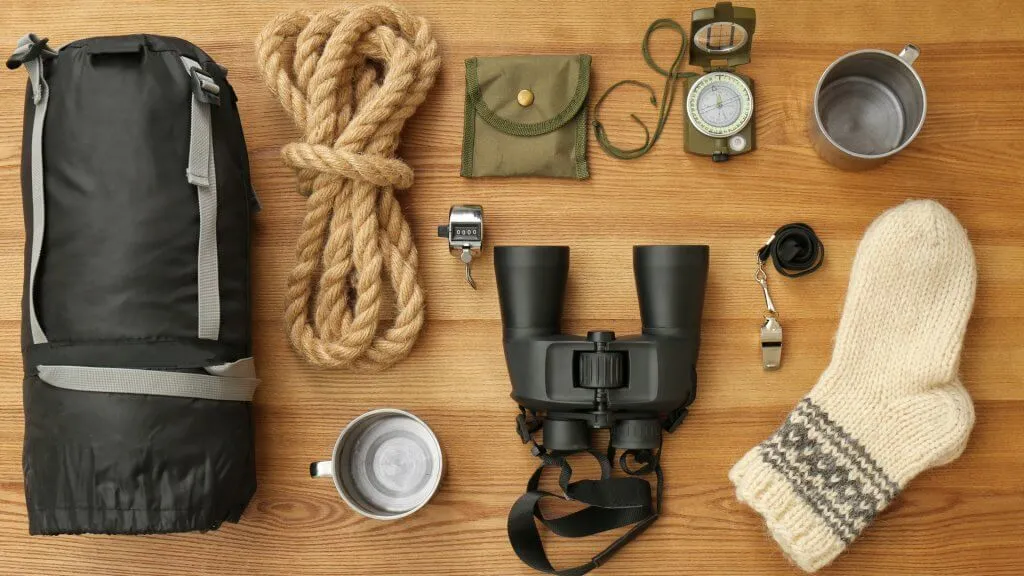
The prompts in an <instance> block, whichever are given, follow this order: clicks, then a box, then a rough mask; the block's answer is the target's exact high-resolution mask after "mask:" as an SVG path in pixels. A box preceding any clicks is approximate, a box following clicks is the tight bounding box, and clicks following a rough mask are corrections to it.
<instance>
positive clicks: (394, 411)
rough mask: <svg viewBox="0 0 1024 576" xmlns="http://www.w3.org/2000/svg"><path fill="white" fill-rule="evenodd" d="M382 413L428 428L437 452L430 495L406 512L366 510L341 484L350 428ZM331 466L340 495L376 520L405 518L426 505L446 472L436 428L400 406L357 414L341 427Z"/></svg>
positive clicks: (366, 515)
mask: <svg viewBox="0 0 1024 576" xmlns="http://www.w3.org/2000/svg"><path fill="white" fill-rule="evenodd" d="M381 414H390V415H393V416H402V417H405V418H410V419H412V420H414V421H416V422H418V423H419V424H421V425H422V426H423V427H424V428H426V430H427V432H429V433H430V440H431V447H432V448H434V450H435V452H436V453H437V464H435V465H434V470H435V471H436V472H437V474H435V475H434V480H433V482H432V483H431V486H430V495H429V496H427V497H426V498H424V499H423V501H422V502H420V503H418V504H416V505H415V506H413V507H412V508H410V509H408V510H406V511H405V512H401V513H398V514H392V515H387V516H385V515H383V514H376V513H373V512H371V511H369V510H365V509H363V507H361V506H358V505H356V504H355V503H354V502H352V500H350V499H349V497H348V496H347V495H346V494H345V489H344V488H343V487H342V485H341V473H340V470H339V469H338V456H339V455H340V454H341V447H342V442H343V441H344V440H345V436H346V435H347V434H348V433H349V431H350V430H352V428H353V426H355V425H356V424H358V423H359V422H361V421H363V420H366V419H367V418H371V417H374V416H379V415H381ZM331 468H332V470H331V472H332V474H331V480H333V481H334V488H335V489H336V490H337V491H338V495H339V496H341V499H342V500H343V501H344V502H345V504H348V507H349V508H351V509H352V510H354V511H356V512H358V513H359V514H361V515H363V516H365V517H367V518H372V519H374V520H398V519H401V518H405V517H406V516H410V515H412V514H414V513H415V512H417V511H419V509H420V508H423V507H424V506H426V505H427V503H428V502H430V501H431V500H432V499H433V498H434V495H435V494H437V490H438V488H439V487H440V485H441V476H442V475H443V474H444V452H443V451H442V450H441V443H440V441H438V439H437V434H436V433H435V432H434V429H433V428H431V427H430V426H429V425H428V424H427V423H426V422H424V421H423V419H422V418H420V417H419V416H417V415H415V414H413V413H412V412H409V411H407V410H402V409H400V408H376V409H373V410H370V411H369V412H363V413H362V414H360V415H359V416H356V417H355V418H353V419H352V420H350V421H349V423H348V424H346V425H345V427H344V428H342V429H341V433H340V434H338V439H337V440H336V441H335V442H334V449H333V450H332V451H331Z"/></svg>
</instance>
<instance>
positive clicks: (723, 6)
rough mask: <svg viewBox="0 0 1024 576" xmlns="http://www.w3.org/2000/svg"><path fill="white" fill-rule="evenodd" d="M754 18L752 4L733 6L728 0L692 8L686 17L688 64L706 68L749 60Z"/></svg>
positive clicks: (732, 64)
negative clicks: (689, 18)
mask: <svg viewBox="0 0 1024 576" xmlns="http://www.w3.org/2000/svg"><path fill="white" fill-rule="evenodd" d="M756 20H757V17H756V15H755V14H754V9H753V8H741V7H739V6H733V5H732V2H719V3H718V4H715V7H714V8H700V9H698V10H694V11H693V17H692V18H691V20H690V25H691V26H692V27H691V28H690V29H691V30H692V31H693V36H692V37H691V38H690V41H691V44H690V65H691V66H700V67H701V68H704V69H705V70H709V69H711V68H732V67H733V66H739V65H740V64H746V63H747V62H750V44H751V41H752V40H753V39H754V23H755V22H756Z"/></svg>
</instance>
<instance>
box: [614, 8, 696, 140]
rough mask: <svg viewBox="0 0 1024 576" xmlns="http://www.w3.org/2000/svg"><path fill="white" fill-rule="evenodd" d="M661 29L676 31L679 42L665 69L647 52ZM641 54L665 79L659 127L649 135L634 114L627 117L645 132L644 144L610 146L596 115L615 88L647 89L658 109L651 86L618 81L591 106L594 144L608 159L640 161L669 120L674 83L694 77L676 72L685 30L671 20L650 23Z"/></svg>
mask: <svg viewBox="0 0 1024 576" xmlns="http://www.w3.org/2000/svg"><path fill="white" fill-rule="evenodd" d="M663 29H669V30H674V31H676V32H678V33H679V39H680V43H679V52H678V53H677V54H676V58H675V60H674V61H673V62H672V66H671V67H670V68H669V69H668V70H665V69H664V68H662V67H661V66H659V65H658V63H657V62H655V61H654V58H653V57H652V56H651V51H650V41H651V36H652V35H653V34H654V33H655V32H656V31H658V30H663ZM641 51H642V52H643V55H644V60H645V61H646V62H647V65H648V66H650V68H651V69H652V70H654V71H655V72H657V73H658V74H661V75H662V76H664V77H665V88H664V90H663V91H662V95H661V108H660V109H659V110H658V125H657V127H655V129H654V133H653V134H652V133H651V131H650V130H649V129H648V128H647V125H646V124H644V123H643V121H642V120H640V118H639V117H638V116H637V115H636V114H630V115H629V117H630V118H632V119H633V121H634V122H636V123H637V124H639V125H640V127H641V128H643V129H644V143H643V145H641V146H639V147H637V148H628V149H622V148H619V147H618V146H616V145H614V144H612V143H611V141H610V140H608V133H607V132H606V131H605V129H604V126H603V125H602V124H601V121H600V120H598V119H597V115H598V112H599V110H600V109H601V104H603V103H604V101H605V99H606V98H608V96H609V95H610V94H611V93H612V92H613V91H615V89H616V88H618V87H619V86H622V85H625V84H629V85H632V86H638V87H640V88H643V89H644V90H646V91H647V92H648V93H649V94H650V95H651V105H652V106H657V105H658V98H657V95H656V94H655V92H654V88H651V85H650V84H647V83H644V82H640V81H638V80H620V81H618V82H616V83H615V84H612V85H611V86H610V87H609V88H608V89H607V90H605V92H604V94H602V95H601V98H600V99H598V101H597V104H595V105H594V135H595V136H596V137H597V143H598V144H600V145H601V148H602V149H603V150H604V151H605V153H607V154H608V155H609V156H612V157H613V158H618V159H620V160H632V159H633V158H639V157H640V156H643V155H644V154H646V153H647V152H648V151H650V149H651V148H653V147H654V144H655V143H656V142H657V141H658V138H660V137H661V132H662V130H664V129H665V123H666V122H667V121H668V115H669V113H670V112H671V110H672V103H673V101H674V100H675V97H676V85H677V83H676V80H678V79H680V78H687V77H691V76H696V74H694V73H693V72H680V71H679V69H680V68H681V67H682V65H683V56H684V55H685V54H686V30H684V29H683V27H682V26H680V25H679V23H678V22H676V21H675V20H672V19H671V18H660V19H658V20H655V21H654V22H652V23H651V25H650V26H648V27H647V33H646V34H644V41H643V45H642V48H641Z"/></svg>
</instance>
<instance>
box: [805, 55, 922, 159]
mask: <svg viewBox="0 0 1024 576" xmlns="http://www.w3.org/2000/svg"><path fill="white" fill-rule="evenodd" d="M920 54H921V51H920V50H919V49H918V48H917V46H914V45H913V44H907V45H906V47H904V48H903V50H902V51H900V53H899V54H898V55H897V54H892V53H891V52H886V51H884V50H857V51H855V52H850V53H849V54H846V55H844V56H842V57H840V58H839V59H838V60H836V61H835V62H833V63H832V64H831V65H830V66H829V67H828V68H826V69H825V73H824V74H822V75H821V79H820V80H818V86H817V88H815V90H814V105H813V108H812V111H811V116H810V126H809V132H810V136H811V143H812V144H813V146H814V149H815V150H816V151H817V152H818V154H819V155H820V156H821V157H822V158H824V159H825V160H827V161H828V162H830V163H832V164H834V165H835V166H838V167H839V168H842V169H844V170H866V169H868V168H874V167H876V166H878V165H880V164H882V163H884V162H885V161H886V160H888V159H889V158H890V157H891V156H893V155H895V154H896V153H898V152H899V151H900V150H903V149H904V148H906V147H907V145H908V144H910V143H911V142H912V141H913V140H914V137H915V136H917V133H918V132H920V131H921V126H923V125H924V118H925V112H926V110H927V108H928V99H927V98H926V96H925V90H924V83H923V82H921V77H920V76H918V74H917V71H915V70H914V67H913V64H914V60H917V57H918V56H919V55H920Z"/></svg>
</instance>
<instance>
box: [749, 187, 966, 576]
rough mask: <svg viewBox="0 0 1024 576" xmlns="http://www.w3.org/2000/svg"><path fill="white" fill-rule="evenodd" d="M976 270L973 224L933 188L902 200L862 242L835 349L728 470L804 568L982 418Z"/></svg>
mask: <svg viewBox="0 0 1024 576" xmlns="http://www.w3.org/2000/svg"><path fill="white" fill-rule="evenodd" d="M976 283H977V272H976V270H975V264H974V254H973V252H972V250H971V244H970V241H969V240H968V239H967V233H966V232H965V231H964V229H963V227H962V226H961V225H960V223H959V222H958V221H957V219H956V217H955V216H953V214H952V213H950V212H949V211H948V210H946V209H945V208H944V207H942V205H940V204H939V203H937V202H934V201H930V200H917V201H909V202H906V203H904V204H902V205H900V206H897V207H895V208H892V209H889V210H887V211H886V212H884V213H883V214H882V215H881V216H879V217H878V218H877V219H876V220H875V221H874V222H873V223H872V224H871V226H870V227H869V228H868V230H867V232H866V233H865V234H864V238H863V239H862V240H861V243H860V246H859V247H858V248H857V255H856V257H855V258H854V262H853V271H852V272H851V274H850V287H849V289H848V291H847V294H846V304H845V306H844V308H843V317H842V319H841V320H840V322H839V329H838V331H837V332H836V338H835V346H834V349H833V352H832V361H831V362H830V363H829V365H828V368H826V369H825V372H824V373H822V375H821V377H820V378H819V380H818V383H817V385H815V386H814V388H813V389H812V390H811V392H810V394H808V395H807V396H806V397H804V398H803V400H801V401H800V403H799V404H797V407H796V409H795V410H793V412H791V413H790V415H789V417H788V418H787V419H786V421H785V422H784V423H783V424H782V426H781V427H780V428H779V429H778V430H777V431H776V432H775V433H774V434H773V435H772V436H771V437H770V438H768V439H767V440H765V441H764V442H762V443H761V444H759V445H758V446H756V447H754V448H753V449H752V450H750V452H748V453H747V454H746V455H745V456H744V457H743V458H742V459H741V460H740V461H739V462H737V463H736V465H735V466H734V467H733V469H732V471H731V472H730V473H729V478H730V479H731V480H732V482H733V484H735V485H736V495H737V497H738V498H739V500H740V501H741V502H745V503H746V504H748V505H750V506H751V507H752V508H754V510H756V511H757V512H758V513H759V514H761V516H763V517H764V520H765V523H766V524H767V527H768V530H769V532H771V535H772V536H773V537H774V538H775V540H776V541H778V543H779V545H780V546H781V547H782V550H783V551H784V552H785V553H786V555H787V556H788V557H789V558H790V559H791V560H792V561H793V562H794V563H796V564H797V565H798V566H800V568H802V569H804V570H805V571H807V572H814V571H815V570H818V569H819V568H821V567H823V566H825V565H827V564H828V563H829V562H831V561H832V560H833V559H834V558H835V557H836V556H838V555H839V553H840V552H842V551H843V550H844V549H845V548H846V546H847V545H849V544H850V543H851V542H852V541H853V540H854V538H856V537H857V535H858V534H860V533H861V531H862V530H863V529H864V528H865V527H866V526H867V525H868V524H870V523H871V521H872V520H873V519H874V518H875V515H876V514H878V513H879V512H881V511H882V509H884V508H885V507H886V506H887V505H888V504H889V502H891V501H892V499H893V498H895V497H896V495H897V494H898V493H899V491H900V490H902V489H903V488H904V487H905V486H906V485H907V483H908V482H910V480H911V479H913V478H914V476H916V475H917V474H918V473H920V472H921V471H923V470H925V469H927V468H931V467H934V466H941V465H943V464H946V463H949V462H951V461H953V460H955V459H956V458H957V457H958V456H959V455H960V453H961V452H963V449H964V447H965V445H966V443H967V437H968V435H969V434H970V431H971V427H972V426H973V425H974V408H973V405H972V403H971V397H970V396H969V395H968V394H967V391H966V390H965V389H964V387H963V385H961V384H960V382H959V380H958V379H957V368H958V364H959V359H960V349H961V347H962V345H963V337H964V330H965V329H966V326H967V319H968V317H969V316H970V315H971V308H972V306H973V305H974V290H975V286H976Z"/></svg>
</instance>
